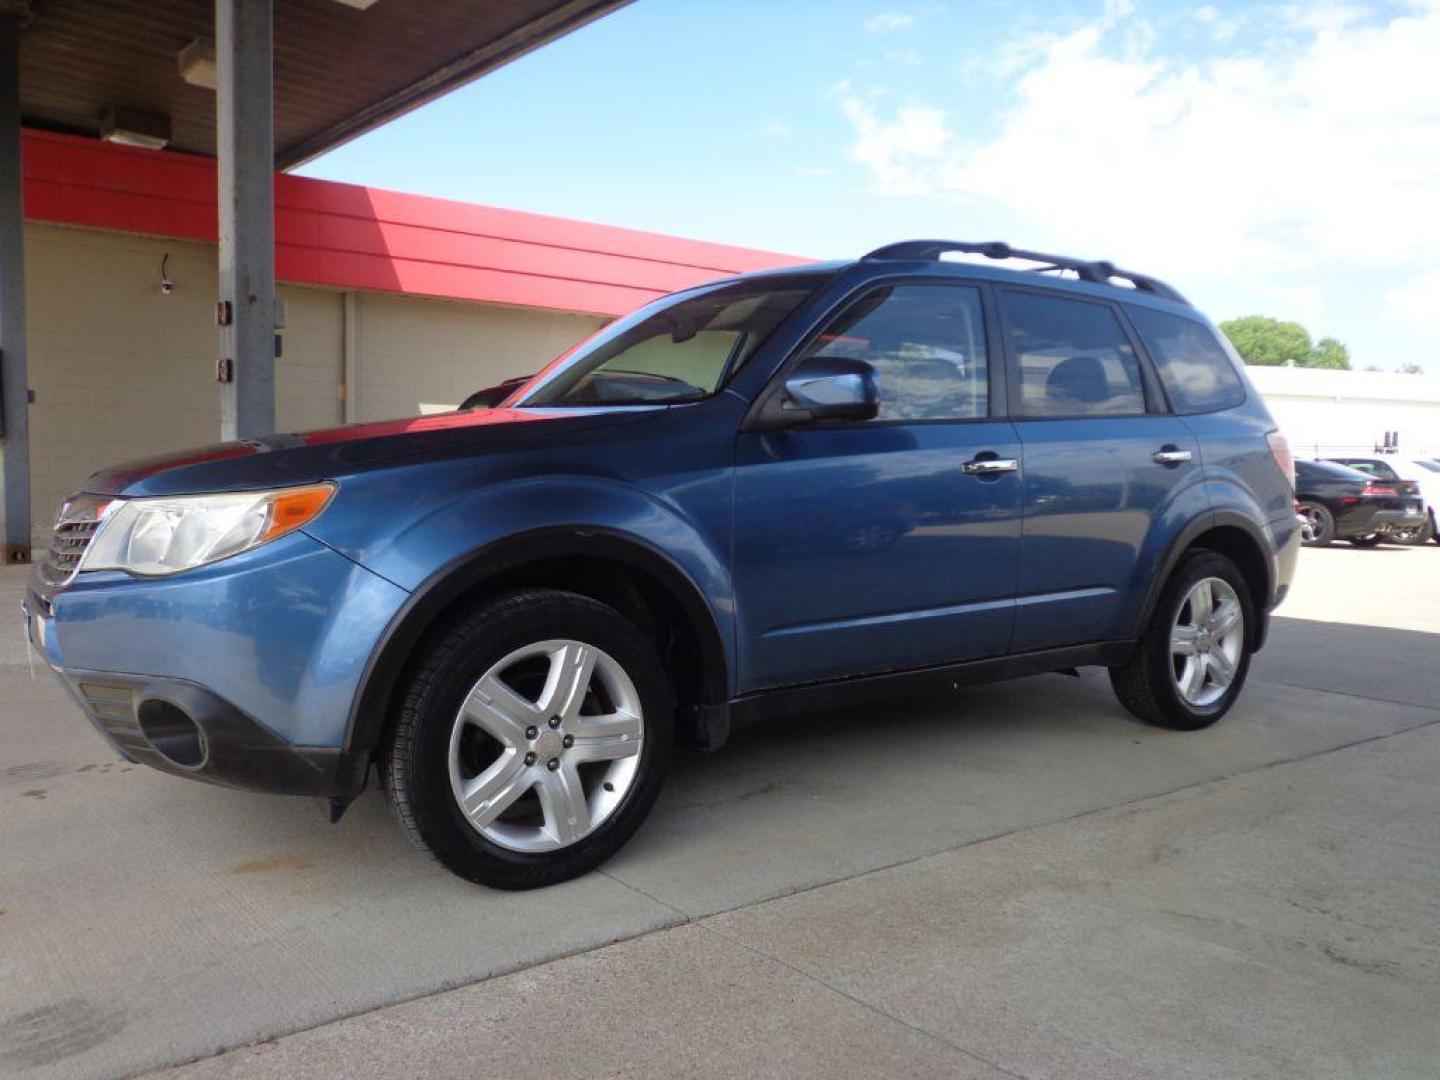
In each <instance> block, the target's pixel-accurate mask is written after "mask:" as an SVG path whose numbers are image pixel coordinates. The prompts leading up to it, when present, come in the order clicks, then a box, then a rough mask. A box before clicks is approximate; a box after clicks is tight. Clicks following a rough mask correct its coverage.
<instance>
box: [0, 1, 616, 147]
mask: <svg viewBox="0 0 1440 1080" xmlns="http://www.w3.org/2000/svg"><path fill="white" fill-rule="evenodd" d="M628 2H629V0H483V2H481V0H369V2H368V3H366V0H275V163H276V167H277V168H281V169H288V168H293V167H294V166H296V165H299V164H301V163H302V162H304V161H307V160H309V159H310V158H313V157H315V156H317V155H319V154H322V153H324V152H325V151H327V150H330V149H332V148H333V147H335V146H338V145H339V144H341V143H343V142H346V141H347V140H349V139H353V138H355V137H356V136H357V135H360V134H362V133H363V132H366V131H369V130H370V129H372V128H375V127H378V126H379V125H381V124H384V123H385V122H387V121H388V120H391V119H394V118H395V117H396V116H399V115H401V114H402V113H405V112H408V111H410V110H411V109H414V108H416V107H417V106H420V105H423V104H425V103H426V102H427V101H431V100H433V99H434V98H436V97H439V96H441V95H442V94H445V93H448V92H449V91H451V90H454V89H455V88H456V87H459V86H461V85H463V84H464V83H467V82H469V81H471V80H472V79H476V78H478V77H480V76H481V75H484V74H485V73H486V72H488V71H493V70H494V69H496V68H498V67H500V66H502V65H504V64H506V63H509V62H510V61H511V60H514V59H515V58H516V57H518V56H522V55H524V54H525V53H527V52H529V51H530V50H531V49H535V48H538V47H539V46H541V45H544V44H545V43H546V42H549V41H553V40H554V39H556V38H558V37H561V36H563V35H564V34H568V33H569V32H570V31H572V30H575V29H577V28H578V27H580V26H583V25H584V24H586V23H588V22H590V21H592V20H594V19H597V18H599V17H600V16H602V15H605V14H608V13H609V12H611V11H613V10H615V9H616V8H619V7H623V6H624V5H625V4H626V3H628ZM214 8H215V5H214V2H213V0H99V2H97V0H29V2H21V0H0V10H6V9H8V10H16V11H20V12H21V13H22V20H23V21H22V31H21V34H20V107H21V115H22V121H23V122H24V123H26V124H28V125H31V126H34V127H42V128H49V129H51V130H57V131H67V132H72V133H76V134H91V135H95V134H99V133H100V132H101V129H102V124H103V123H104V118H105V115H106V114H107V112H109V111H110V110H112V109H116V108H119V109H125V110H130V111H131V113H132V114H142V115H147V114H148V115H153V116H156V117H162V118H164V119H165V120H167V121H168V128H169V148H170V149H172V150H183V151H187V152H189V153H194V154H204V155H207V156H214V154H215V94H214V91H213V90H212V89H209V88H207V87H206V86H203V85H195V84H193V83H192V82H187V81H186V79H185V78H183V77H182V75H181V62H180V56H181V53H182V51H184V50H185V49H186V48H187V46H190V45H191V43H192V42H197V41H198V42H200V43H201V50H202V51H203V47H204V45H205V43H208V42H213V39H214V36H215V11H214ZM192 55H193V50H192Z"/></svg>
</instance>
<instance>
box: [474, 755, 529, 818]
mask: <svg viewBox="0 0 1440 1080" xmlns="http://www.w3.org/2000/svg"><path fill="white" fill-rule="evenodd" d="M534 784H535V778H534V776H533V775H531V773H530V770H529V769H528V768H527V767H526V765H525V761H524V759H523V758H522V757H521V755H520V754H519V752H518V751H509V750H507V751H506V752H505V753H504V754H502V755H500V759H499V760H498V761H496V762H495V764H493V765H491V766H490V768H488V769H486V770H485V771H484V772H483V773H481V774H480V775H479V776H477V777H476V778H475V779H474V780H471V781H470V782H469V783H468V784H467V785H466V787H465V791H464V794H463V795H461V797H460V808H461V809H462V810H464V811H465V816H466V817H468V818H469V819H470V820H471V821H472V822H474V823H475V824H476V825H477V826H482V827H483V826H485V825H489V824H490V823H491V822H492V821H494V820H495V819H496V818H497V817H499V816H500V815H501V814H503V813H504V812H505V811H506V810H508V809H509V808H510V807H511V806H512V805H514V803H515V800H516V799H518V798H519V797H520V796H521V795H523V794H525V792H527V791H529V790H530V788H531V787H533V786H534Z"/></svg>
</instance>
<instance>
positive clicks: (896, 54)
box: [885, 49, 925, 67]
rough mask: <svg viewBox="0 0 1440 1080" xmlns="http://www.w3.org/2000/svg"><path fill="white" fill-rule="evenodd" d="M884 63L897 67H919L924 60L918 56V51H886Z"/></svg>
mask: <svg viewBox="0 0 1440 1080" xmlns="http://www.w3.org/2000/svg"><path fill="white" fill-rule="evenodd" d="M885 62H886V63H887V64H894V65H895V66H897V67H921V66H922V65H923V64H924V63H925V58H924V57H922V56H921V55H920V50H919V49H887V50H885Z"/></svg>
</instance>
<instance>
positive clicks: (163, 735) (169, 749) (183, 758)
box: [137, 698, 206, 769]
mask: <svg viewBox="0 0 1440 1080" xmlns="http://www.w3.org/2000/svg"><path fill="white" fill-rule="evenodd" d="M137 718H138V719H139V721H140V730H141V731H143V732H144V733H145V738H146V739H148V740H149V742H150V745H151V746H152V747H154V748H155V752H156V753H158V754H159V755H160V756H161V757H163V758H164V759H165V760H166V761H169V762H173V763H174V764H176V765H179V766H180V767H181V768H184V769H197V768H199V767H200V766H201V765H203V764H205V754H206V746H205V733H204V732H203V731H201V730H200V725H198V724H196V723H195V721H194V720H193V719H191V717H190V714H189V713H187V712H186V711H185V710H184V709H182V708H180V706H178V705H173V704H171V703H170V702H168V701H161V700H160V699H158V698H151V699H150V700H149V701H142V702H141V703H140V708H139V709H138V710H137Z"/></svg>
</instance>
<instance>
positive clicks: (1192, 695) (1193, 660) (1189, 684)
mask: <svg viewBox="0 0 1440 1080" xmlns="http://www.w3.org/2000/svg"><path fill="white" fill-rule="evenodd" d="M1181 678H1182V679H1183V680H1184V682H1183V684H1182V685H1181V687H1180V689H1181V692H1182V693H1183V694H1184V695H1185V696H1186V697H1187V698H1188V699H1190V700H1191V701H1194V700H1195V699H1196V698H1198V697H1199V696H1200V691H1201V690H1202V689H1204V687H1205V658H1204V657H1203V656H1192V657H1190V659H1189V660H1187V661H1186V662H1185V671H1184V673H1183V674H1182V676H1181Z"/></svg>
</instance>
